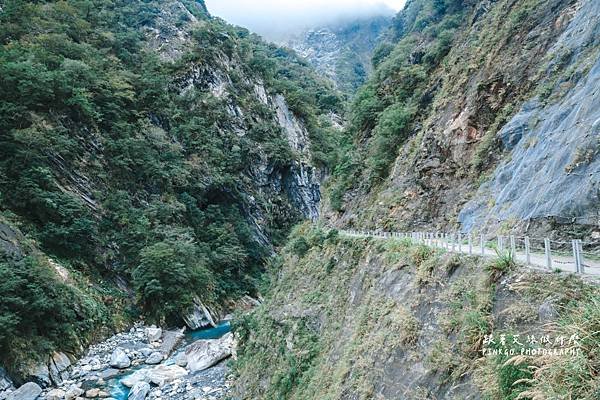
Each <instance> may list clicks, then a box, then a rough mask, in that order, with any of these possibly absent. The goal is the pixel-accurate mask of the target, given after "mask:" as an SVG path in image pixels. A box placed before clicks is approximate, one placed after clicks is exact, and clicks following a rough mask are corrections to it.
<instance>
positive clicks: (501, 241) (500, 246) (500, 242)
mask: <svg viewBox="0 0 600 400" xmlns="http://www.w3.org/2000/svg"><path fill="white" fill-rule="evenodd" d="M498 251H500V252H502V251H504V238H503V237H502V235H500V236H498Z"/></svg>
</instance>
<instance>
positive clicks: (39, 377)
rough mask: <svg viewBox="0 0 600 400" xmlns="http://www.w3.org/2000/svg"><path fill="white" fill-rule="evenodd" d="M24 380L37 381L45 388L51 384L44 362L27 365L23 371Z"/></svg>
mask: <svg viewBox="0 0 600 400" xmlns="http://www.w3.org/2000/svg"><path fill="white" fill-rule="evenodd" d="M23 376H24V377H25V380H27V381H32V382H35V383H37V384H38V385H40V386H41V387H43V388H46V387H48V386H50V385H51V384H52V381H51V380H50V370H49V369H48V365H46V363H43V362H40V363H37V364H34V365H31V366H29V367H28V368H26V369H25V371H24V372H23Z"/></svg>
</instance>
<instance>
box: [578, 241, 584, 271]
mask: <svg viewBox="0 0 600 400" xmlns="http://www.w3.org/2000/svg"><path fill="white" fill-rule="evenodd" d="M577 255H578V256H579V272H580V273H582V274H585V263H584V262H583V243H582V242H581V240H578V241H577Z"/></svg>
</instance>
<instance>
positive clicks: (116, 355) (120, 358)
mask: <svg viewBox="0 0 600 400" xmlns="http://www.w3.org/2000/svg"><path fill="white" fill-rule="evenodd" d="M109 364H110V366H111V367H113V368H119V369H123V368H129V366H130V365H131V360H130V359H129V356H128V355H127V353H125V350H123V349H122V348H120V347H117V348H116V349H115V350H114V351H113V352H112V354H111V356H110V362H109Z"/></svg>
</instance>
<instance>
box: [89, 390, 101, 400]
mask: <svg viewBox="0 0 600 400" xmlns="http://www.w3.org/2000/svg"><path fill="white" fill-rule="evenodd" d="M99 394H100V389H90V390H88V391H87V392H85V397H87V398H88V399H94V398H96V397H98V395H99Z"/></svg>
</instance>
